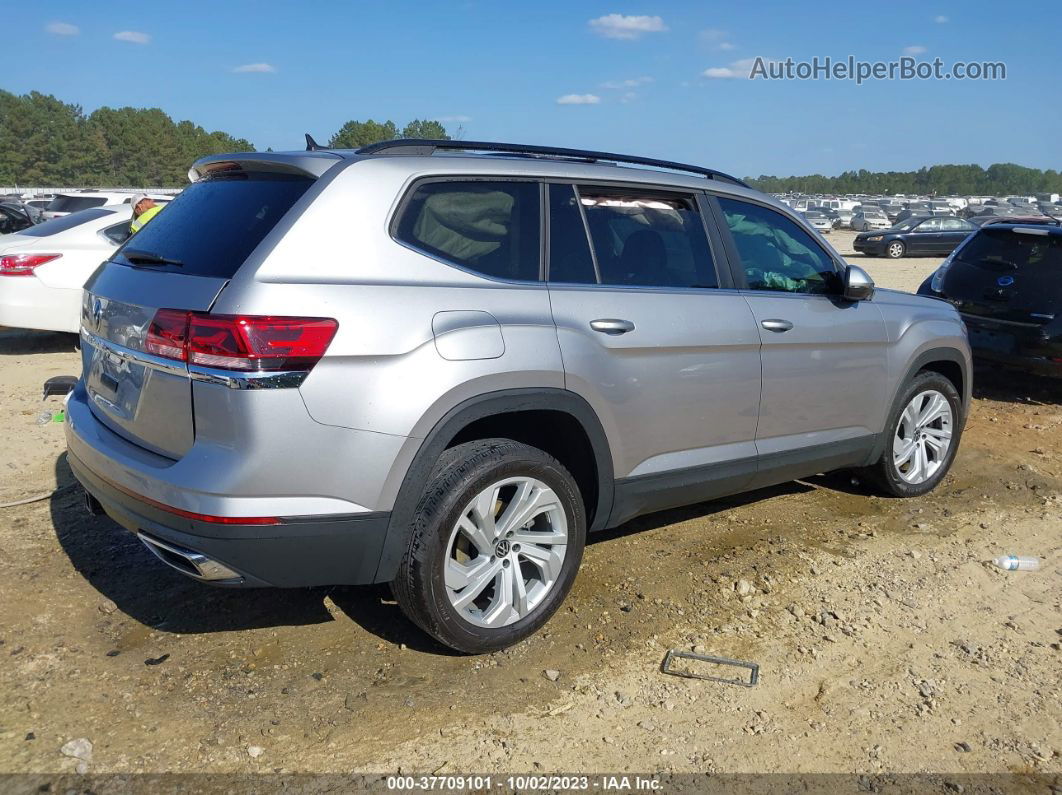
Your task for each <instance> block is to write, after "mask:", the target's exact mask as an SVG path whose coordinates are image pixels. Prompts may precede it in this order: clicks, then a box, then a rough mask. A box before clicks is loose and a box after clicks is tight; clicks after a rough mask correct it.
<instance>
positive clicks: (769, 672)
mask: <svg viewBox="0 0 1062 795" xmlns="http://www.w3.org/2000/svg"><path fill="white" fill-rule="evenodd" d="M851 237H852V235H851V234H849V233H835V234H834V235H833V236H832V238H833V242H834V245H835V246H837V247H838V249H839V250H840V251H841V253H842V254H845V255H849V256H851V253H852V252H851V249H850V247H849V246H850V240H851ZM851 259H852V261H853V262H858V263H859V264H861V265H865V266H868V269H869V270H870V272H871V274H872V275H873V276H874V278H875V279H876V280H877V281H878V283H879V284H881V285H883V286H895V287H900V288H905V289H914V288H915V287H917V285H918V283H919V282H920V281H921V280H922V279H923V278H924V277H925V275H927V274H928V273H930V272H931V271H932V269H933V268H934V267H935V265H936V264H937V260H928V259H911V260H898V261H888V260H881V259H864V258H862V257H859V256H858V255H855V256H851ZM78 369H79V367H78V358H77V356H76V354H75V353H74V352H73V350H72V340H71V338H69V337H64V336H60V335H45V334H25V333H18V332H14V331H11V330H0V400H2V401H3V404H4V406H5V407H6V411H5V412H3V414H2V415H0V436H2V438H3V443H2V446H0V503H5V502H9V501H13V500H17V499H20V498H24V497H29V496H33V495H35V494H39V493H47V492H51V491H52V490H53V489H55V488H56V487H58V488H59V489H60V491H59V492H58V494H56V495H55V496H53V497H51V498H50V499H45V500H42V501H39V502H34V503H30V504H27V505H22V506H18V507H12V508H4V509H0V583H3V585H2V591H0V593H2V599H0V771H2V772H38V773H47V772H69V771H73V770H74V769H75V767H76V766H78V765H79V760H78V759H76V758H73V757H71V756H68V755H64V753H63V752H61V750H60V749H61V748H63V746H64V744H66V743H68V742H69V741H71V740H80V739H84V740H87V741H88V742H89V743H91V753H90V754H88V755H86V754H85V753H84V752H83V751H82V752H78V753H80V756H81V757H82V760H81V762H80V764H81V766H82V770H88V771H90V772H93V773H102V772H146V771H150V772H162V771H175V770H202V771H212V772H221V771H232V772H254V771H259V772H269V771H313V772H323V771H327V772H336V773H345V772H351V771H372V772H380V773H393V772H399V771H401V772H429V773H430V772H440V773H461V772H466V773H467V772H479V773H488V772H495V773H501V772H526V773H546V772H565V771H566V772H572V771H597V772H605V771H617V772H618V771H625V772H640V773H661V772H667V771H679V772H682V771H696V772H700V773H706V772H707V773H722V772H763V771H787V772H849V773H851V772H857V773H867V774H877V773H882V772H888V773H900V772H926V771H931V772H937V773H948V774H959V773H964V772H969V773H979V772H997V773H999V772H1016V773H1028V774H1043V775H1046V776H1049V777H1050V776H1058V775H1059V774H1062V759H1060V754H1062V725H1060V719H1062V707H1060V704H1062V646H1060V644H1062V587H1060V584H1062V583H1060V570H1059V567H1058V563H1057V561H1058V558H1059V552H1060V547H1062V533H1060V528H1062V498H1060V494H1062V387H1060V385H1059V384H1057V383H1050V382H1046V381H1042V380H1034V379H1030V378H1024V377H1019V376H1013V375H1003V374H999V373H996V372H993V371H985V372H979V373H978V380H977V386H976V390H975V397H976V400H975V402H974V406H973V409H972V415H971V418H970V421H969V423H968V426H967V429H966V433H965V436H964V438H963V440H962V448H961V450H960V453H959V456H958V460H957V462H956V464H955V467H954V469H953V470H952V473H951V475H950V476H949V477H948V478H947V480H946V481H945V482H944V483H943V484H942V485H941V487H940V488H939V489H938V490H937V491H936V492H935V493H933V494H930V495H928V496H926V497H923V498H920V499H915V500H907V501H902V500H894V499H884V498H879V497H876V496H874V495H873V493H872V492H871V491H870V490H869V489H867V488H866V487H865V486H864V485H863V484H862V483H861V482H859V481H858V479H854V478H853V477H852V476H851V475H843V474H835V475H830V476H822V477H816V478H811V479H808V480H806V481H802V482H795V483H790V484H787V485H784V486H780V487H777V488H773V489H769V490H764V491H758V492H755V493H752V494H746V495H741V496H739V497H735V498H730V499H727V500H722V501H718V502H714V503H707V504H703V505H698V506H693V507H690V508H686V509H682V510H676V511H669V512H666V513H662V514H657V515H654V516H650V517H644V518H642V519H639V520H637V521H635V522H632V523H631V524H629V525H626V526H624V527H622V528H620V529H618V530H615V531H609V532H607V533H604V534H601V535H598V536H595V537H593V538H592V540H591V543H590V545H589V547H588V548H587V550H586V555H585V559H584V564H583V569H582V572H581V573H580V576H579V578H578V580H577V582H576V585H575V588H574V591H573V593H572V594H571V596H570V597H569V599H568V601H567V602H566V604H565V605H564V606H563V607H562V608H561V610H560V612H559V613H558V614H557V615H556V616H555V617H554V619H553V620H552V621H551V622H550V623H549V624H548V625H547V626H546V627H545V628H544V629H543V630H542V631H541V632H539V633H538V634H537V635H536V636H535V637H534V638H532V639H531V640H529V641H528V642H526V643H523V644H521V645H520V646H518V647H516V648H513V649H510V650H508V651H506V652H502V653H497V654H492V655H487V656H482V657H463V656H456V655H453V654H450V653H448V652H447V651H445V650H444V649H442V648H440V647H438V646H437V645H435V644H433V643H432V642H430V641H428V640H426V639H425V637H424V636H422V635H421V634H420V633H419V632H418V631H417V630H416V629H414V628H413V627H412V626H411V625H410V624H408V623H407V622H406V621H405V619H404V618H403V617H402V615H401V614H400V612H399V610H398V608H397V606H396V605H395V604H394V603H393V602H392V601H391V599H390V595H389V593H388V591H387V589H386V588H382V587H370V588H332V589H309V590H297V591H230V590H220V589H212V588H210V587H207V586H203V585H200V584H198V583H195V582H192V581H189V580H187V579H185V578H183V577H181V576H180V575H178V574H176V573H175V572H172V571H170V570H168V569H167V568H165V567H163V566H161V565H160V564H159V563H157V562H156V561H155V559H154V558H153V557H151V555H150V554H149V553H148V552H147V551H146V550H144V549H143V548H142V547H141V546H140V544H139V543H138V542H137V541H136V540H135V539H134V538H133V537H132V536H131V535H130V534H129V533H127V532H125V531H124V530H121V529H120V528H118V526H117V525H115V524H113V523H112V522H110V521H109V520H107V519H105V518H93V517H90V516H89V515H88V514H87V513H86V512H85V511H84V510H83V508H82V505H81V500H80V497H79V495H78V493H77V491H76V489H74V488H68V486H69V485H70V483H71V481H72V479H71V475H70V472H69V469H68V468H67V466H66V464H65V461H64V457H63V441H62V430H63V429H62V425H61V424H57V423H53V424H49V425H45V426H38V425H37V424H36V423H35V419H36V415H37V413H38V411H39V409H40V393H39V390H40V385H41V383H42V382H43V381H44V379H45V378H47V377H48V376H50V375H56V374H62V373H76V372H77V371H78ZM1003 553H1014V554H1029V555H1038V556H1040V557H1041V558H1043V560H1044V567H1043V569H1042V570H1041V571H1039V572H1002V571H999V570H996V569H995V568H993V567H991V566H990V565H989V564H988V563H987V561H988V560H990V559H991V558H992V557H994V556H996V555H999V554H1003ZM670 648H680V649H686V650H696V651H698V652H704V653H708V654H714V655H722V656H726V657H734V658H739V659H742V660H749V661H754V662H756V663H758V664H759V666H760V673H759V676H760V679H759V684H758V685H757V686H756V687H753V688H741V687H736V686H733V685H726V684H719V683H716V682H710V681H701V680H691V679H683V678H678V677H673V676H667V675H664V674H662V673H661V671H660V664H661V661H662V659H663V657H664V654H665V652H666V651H667V650H668V649H670ZM84 748H85V745H84V744H82V749H84ZM67 750H68V752H71V749H70V747H68V748H67Z"/></svg>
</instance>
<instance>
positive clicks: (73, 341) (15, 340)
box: [0, 326, 78, 356]
mask: <svg viewBox="0 0 1062 795" xmlns="http://www.w3.org/2000/svg"><path fill="white" fill-rule="evenodd" d="M77 342H78V338H77V335H76V334H64V333H62V332H58V331H32V330H30V329H20V328H7V327H5V326H0V356H26V355H28V354H31V353H67V352H69V351H73V350H76V347H77Z"/></svg>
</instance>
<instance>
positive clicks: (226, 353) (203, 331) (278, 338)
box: [144, 309, 339, 371]
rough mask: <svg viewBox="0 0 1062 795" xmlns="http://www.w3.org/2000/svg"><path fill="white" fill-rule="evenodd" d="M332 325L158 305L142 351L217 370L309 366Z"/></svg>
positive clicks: (312, 319)
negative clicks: (213, 312) (187, 310)
mask: <svg viewBox="0 0 1062 795" xmlns="http://www.w3.org/2000/svg"><path fill="white" fill-rule="evenodd" d="M338 328H339V323H337V322H336V321H335V320H333V319H332V318H320V317H276V316H272V315H210V314H206V313H203V312H182V311H180V310H176V309H160V310H159V311H158V312H157V313H156V314H155V317H154V319H152V321H151V325H150V326H149V328H148V334H147V339H146V341H145V343H144V350H145V351H146V352H148V353H151V354H154V355H156V356H161V357H163V358H165V359H174V360H176V361H181V362H188V363H189V364H198V365H200V366H203V367H212V368H216V369H222V370H242V371H262V370H266V371H279V370H305V371H309V370H311V369H312V368H313V366H314V365H315V364H317V362H318V361H320V359H321V357H322V356H324V353H325V351H326V350H328V346H329V345H330V344H331V342H332V338H333V337H334V336H335V334H336V330H337V329H338Z"/></svg>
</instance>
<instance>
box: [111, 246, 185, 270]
mask: <svg viewBox="0 0 1062 795" xmlns="http://www.w3.org/2000/svg"><path fill="white" fill-rule="evenodd" d="M122 256H123V257H125V258H126V259H127V260H129V261H130V262H131V263H133V264H134V265H172V266H173V267H175V268H183V267H184V263H183V262H181V261H180V260H179V259H171V258H170V257H163V256H160V255H158V254H152V253H151V252H150V251H140V250H138V249H134V248H127V249H124V250H123V251H122Z"/></svg>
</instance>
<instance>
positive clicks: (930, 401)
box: [892, 389, 954, 485]
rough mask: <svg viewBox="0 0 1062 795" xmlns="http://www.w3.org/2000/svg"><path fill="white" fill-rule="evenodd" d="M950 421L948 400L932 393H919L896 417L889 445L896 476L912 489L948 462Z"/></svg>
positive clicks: (951, 420)
mask: <svg viewBox="0 0 1062 795" xmlns="http://www.w3.org/2000/svg"><path fill="white" fill-rule="evenodd" d="M953 424H954V417H953V414H952V410H951V404H950V403H949V402H948V399H947V398H946V397H944V395H942V394H941V393H940V392H937V391H936V390H935V389H929V390H926V391H925V392H919V393H918V394H917V395H915V396H914V398H912V400H911V402H910V403H908V404H907V407H906V408H905V409H904V410H903V413H902V414H901V415H900V421H899V423H898V424H897V426H896V435H895V437H893V442H892V460H893V464H894V465H895V466H896V472H897V474H899V476H900V477H901V478H902V479H903V480H904V481H906V482H907V483H910V484H912V485H918V484H920V483H925V482H926V481H927V480H929V479H930V478H932V477H933V476H934V475H936V473H937V471H938V470H939V469H940V468H941V467H942V466H943V465H944V463H945V462H946V461H947V459H948V451H949V450H950V449H951V437H952V426H953Z"/></svg>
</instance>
